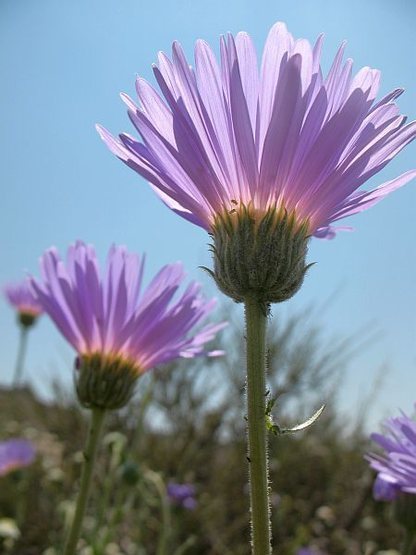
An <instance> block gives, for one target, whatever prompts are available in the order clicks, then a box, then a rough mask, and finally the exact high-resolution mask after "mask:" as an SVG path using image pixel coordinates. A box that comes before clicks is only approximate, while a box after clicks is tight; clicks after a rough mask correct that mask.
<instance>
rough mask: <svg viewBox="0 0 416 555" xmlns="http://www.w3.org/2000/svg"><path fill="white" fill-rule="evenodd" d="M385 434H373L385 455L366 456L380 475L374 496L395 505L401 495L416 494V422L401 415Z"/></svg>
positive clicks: (392, 420) (388, 422) (386, 424)
mask: <svg viewBox="0 0 416 555" xmlns="http://www.w3.org/2000/svg"><path fill="white" fill-rule="evenodd" d="M383 427H384V428H385V433H384V434H372V435H371V439H372V440H373V441H375V442H376V443H378V445H379V446H380V447H381V448H382V449H383V451H384V453H383V454H381V455H378V454H374V453H371V454H369V455H367V456H366V459H367V461H368V462H369V463H370V466H371V468H373V469H374V470H376V471H377V473H378V474H377V478H376V480H375V482H374V487H373V494H374V498H375V499H377V500H384V501H393V500H394V499H396V498H397V496H398V495H399V493H400V492H403V493H409V494H416V421H415V420H414V419H412V418H409V417H408V416H407V415H406V414H404V413H402V415H401V416H399V417H396V418H389V419H388V420H386V421H385V422H384V426H383Z"/></svg>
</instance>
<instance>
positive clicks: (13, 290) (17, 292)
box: [3, 279, 42, 318]
mask: <svg viewBox="0 0 416 555" xmlns="http://www.w3.org/2000/svg"><path fill="white" fill-rule="evenodd" d="M3 292H4V295H5V297H6V298H7V300H8V301H9V303H10V304H11V305H12V306H13V307H14V308H15V309H16V311H17V312H18V313H19V314H24V315H27V316H31V317H32V318H36V317H37V316H39V315H40V314H41V313H42V307H41V305H40V304H39V302H38V301H37V300H36V299H35V297H34V295H33V293H32V291H31V289H30V284H29V281H28V280H27V279H26V280H24V281H20V282H18V283H9V284H7V285H5V286H4V287H3Z"/></svg>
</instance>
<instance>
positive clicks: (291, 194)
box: [98, 23, 416, 238]
mask: <svg viewBox="0 0 416 555" xmlns="http://www.w3.org/2000/svg"><path fill="white" fill-rule="evenodd" d="M321 46H322V37H319V38H318V40H317V42H316V43H315V45H314V46H313V47H312V46H311V45H310V44H309V42H308V41H306V40H304V39H298V40H295V39H294V38H293V37H292V35H291V34H290V33H289V32H288V31H287V29H286V26H285V25H284V24H283V23H276V24H275V25H274V26H273V27H272V29H271V31H270V33H269V36H268V38H267V41H266V45H265V48H264V52H263V57H262V60H261V64H260V68H258V64H257V56H256V52H255V49H254V46H253V43H252V41H251V38H250V37H249V36H248V35H247V34H246V33H238V34H237V36H236V37H235V38H234V37H233V36H232V35H230V34H229V35H227V37H222V38H221V41H220V51H221V63H220V65H219V64H218V63H217V60H216V58H215V55H214V54H213V52H212V50H211V48H210V47H209V45H208V44H207V43H206V42H204V41H202V40H199V41H198V42H197V43H196V46H195V66H194V67H191V66H190V65H189V63H188V61H187V60H186V58H185V55H184V52H183V50H182V48H181V46H180V45H179V44H178V43H177V42H175V43H174V44H173V52H172V60H170V59H169V58H168V57H167V56H166V55H165V54H164V53H160V54H159V60H158V65H155V66H154V73H155V77H156V80H157V83H158V85H159V87H160V90H161V92H162V95H163V97H164V99H163V98H162V97H161V96H160V95H159V94H158V93H157V92H156V91H155V89H154V88H153V87H152V86H151V85H149V84H148V83H147V82H146V81H145V80H144V79H142V78H138V79H137V81H136V90H137V95H138V98H139V101H140V105H139V106H137V105H136V104H135V103H134V102H133V100H131V99H130V98H129V97H128V96H127V95H125V94H123V95H122V98H123V100H124V101H125V102H126V104H127V107H128V114H129V117H130V119H131V121H132V122H133V124H134V126H135V127H136V129H137V131H138V132H139V134H140V137H141V140H138V139H136V138H134V137H132V136H131V135H128V134H126V133H122V134H120V136H119V138H118V139H116V138H114V137H112V136H111V135H110V134H109V133H108V131H106V130H105V129H104V128H103V127H100V126H99V127H98V131H99V133H100V135H101V137H102V138H103V139H104V141H105V143H106V144H107V146H108V147H109V148H110V149H111V150H112V152H113V153H114V154H115V155H116V156H117V157H118V158H120V159H121V160H122V161H123V162H125V163H126V164H127V165H128V166H130V167H131V168H133V169H134V170H135V171H137V172H138V173H139V174H140V175H142V176H143V177H145V178H146V179H147V180H149V181H150V182H151V184H152V185H153V186H154V189H155V191H156V192H157V193H158V194H159V196H160V197H161V198H162V200H163V201H164V202H165V203H166V204H167V205H168V206H169V207H170V208H171V209H172V210H174V211H175V212H177V213H178V214H180V215H181V216H183V217H184V218H186V219H188V220H190V221H192V222H193V223H195V224H197V225H199V226H202V227H203V228H205V229H207V230H208V231H212V227H213V226H214V225H215V223H216V218H217V216H218V215H221V214H223V213H224V212H227V213H228V212H234V213H235V212H239V211H240V210H242V209H243V207H247V206H248V207H249V208H250V212H251V216H252V217H254V218H256V219H257V218H261V216H263V215H264V214H265V213H266V212H267V211H268V209H270V208H272V209H273V210H276V211H279V210H283V211H285V212H286V213H289V214H292V215H294V218H295V221H296V223H297V224H298V225H302V224H303V225H305V226H306V227H307V231H308V233H309V235H315V236H316V237H328V238H331V237H333V236H334V233H335V229H336V228H334V227H332V226H331V224H332V222H335V221H337V220H340V219H343V218H345V217H346V216H350V215H352V214H355V213H357V212H361V211H362V210H366V209H367V208H369V207H371V206H373V205H374V204H376V203H377V202H378V201H380V200H381V199H382V198H383V197H385V196H386V195H388V194H389V193H391V192H392V191H393V190H395V189H397V188H398V187H400V186H402V185H404V184H405V183H407V182H408V181H409V180H410V179H412V178H413V177H415V175H416V171H408V172H407V173H405V174H403V175H401V176H400V177H397V178H396V179H393V180H392V181H389V182H387V183H384V184H382V185H380V186H379V187H377V188H376V189H374V190H371V191H362V190H358V189H359V187H360V186H361V185H362V184H363V183H364V182H365V181H367V180H368V179H370V178H371V177H372V176H374V175H375V174H376V173H377V172H379V171H380V170H381V169H382V168H384V166H385V165H386V164H387V163H388V162H390V160H392V158H393V157H394V156H396V154H398V152H400V150H401V149H402V148H403V147H404V146H405V145H406V144H407V143H409V142H410V141H412V140H413V139H414V138H415V136H416V122H413V123H409V124H406V117H404V116H402V115H400V113H399V110H398V108H397V106H396V104H395V102H394V101H395V99H396V98H397V97H398V96H400V94H401V93H402V92H403V91H402V90H401V89H396V90H394V91H393V92H391V93H390V94H388V95H387V96H385V97H384V98H382V99H381V100H379V101H378V102H376V96H377V92H378V88H379V81H380V73H379V71H377V70H375V69H371V68H369V67H364V68H362V69H361V70H360V71H359V72H358V73H357V74H356V75H355V76H353V75H352V60H351V59H347V60H346V61H343V53H344V48H345V44H342V45H341V47H340V49H339V50H338V52H337V54H336V57H335V59H334V62H333V64H332V67H331V69H330V71H329V72H328V74H327V75H325V76H324V75H323V73H322V70H321V67H320V58H321ZM339 229H348V228H339Z"/></svg>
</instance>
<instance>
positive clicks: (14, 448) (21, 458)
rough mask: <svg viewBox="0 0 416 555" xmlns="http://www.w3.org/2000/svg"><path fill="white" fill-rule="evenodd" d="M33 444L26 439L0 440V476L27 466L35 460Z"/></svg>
mask: <svg viewBox="0 0 416 555" xmlns="http://www.w3.org/2000/svg"><path fill="white" fill-rule="evenodd" d="M35 456H36V451H35V448H34V446H33V444H32V443H31V442H30V441H27V440H26V439H21V438H13V439H8V440H6V441H1V442H0V476H5V475H6V474H9V473H10V472H13V471H15V470H18V469H20V468H24V467H25V466H29V465H30V464H32V462H33V461H34V460H35Z"/></svg>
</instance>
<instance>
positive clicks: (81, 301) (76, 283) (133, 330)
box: [31, 241, 225, 374]
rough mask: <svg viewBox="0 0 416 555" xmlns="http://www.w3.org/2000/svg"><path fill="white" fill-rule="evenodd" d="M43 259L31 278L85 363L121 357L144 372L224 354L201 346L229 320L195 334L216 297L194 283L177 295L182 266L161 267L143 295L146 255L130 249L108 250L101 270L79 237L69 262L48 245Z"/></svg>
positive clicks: (209, 325)
mask: <svg viewBox="0 0 416 555" xmlns="http://www.w3.org/2000/svg"><path fill="white" fill-rule="evenodd" d="M40 264H41V271H42V280H36V279H34V278H32V279H31V284H32V287H33V289H34V291H35V293H36V295H37V297H38V300H39V302H40V303H41V305H42V306H43V308H44V310H45V312H46V313H47V314H48V315H49V316H50V317H51V318H52V320H53V321H54V323H55V324H56V326H57V327H58V329H59V331H60V332H61V333H62V335H63V336H64V337H65V338H66V339H67V341H68V342H69V343H70V344H71V345H72V346H73V347H74V349H75V350H76V351H77V353H78V355H79V356H80V358H81V360H83V359H85V358H88V357H92V356H94V355H99V356H101V357H108V358H109V359H113V360H114V359H116V358H119V359H123V360H125V361H127V362H129V363H131V365H132V366H133V367H134V369H135V371H136V372H137V373H138V374H141V373H143V372H145V371H147V370H149V369H151V368H153V367H155V366H156V365H159V364H162V363H166V362H169V361H172V360H174V359H176V358H178V357H183V358H192V357H195V356H198V355H204V354H205V355H208V356H216V355H218V354H222V353H220V352H218V351H212V352H206V351H204V344H205V343H207V342H208V341H211V340H212V339H213V338H214V337H215V335H216V333H217V332H218V331H219V330H220V329H222V328H223V327H224V326H225V323H221V324H208V325H206V326H205V327H203V328H202V329H201V330H200V331H199V332H195V331H194V327H195V326H196V325H197V324H200V323H202V322H203V321H204V320H205V319H206V317H207V316H208V315H209V314H210V313H211V312H212V310H213V308H214V306H215V304H216V301H215V299H212V300H209V301H206V300H204V299H203V298H202V296H201V295H200V285H199V284H197V283H195V282H193V283H191V284H190V285H189V286H188V287H187V288H186V290H185V292H184V293H183V294H182V296H181V297H180V298H179V299H176V300H174V295H175V293H176V292H177V290H178V288H179V286H180V284H181V283H182V281H183V280H184V277H185V275H184V271H183V268H182V264H180V263H176V264H170V265H167V266H164V267H163V268H162V269H161V270H160V271H159V273H158V274H157V275H156V276H155V277H154V278H153V280H152V281H151V283H150V284H149V285H148V287H147V289H146V290H145V291H144V292H141V291H140V289H141V286H142V277H143V271H144V256H143V257H139V256H138V255H136V254H132V253H129V252H128V251H127V250H126V248H125V247H121V246H112V247H111V249H110V251H109V253H108V258H107V265H106V269H105V271H104V272H101V270H100V267H99V264H98V260H97V256H96V253H95V250H94V248H93V247H92V246H91V245H86V244H85V243H83V242H81V241H78V242H77V243H76V244H75V245H72V246H70V247H69V249H68V254H67V260H66V262H64V261H63V260H61V258H60V256H59V254H58V252H57V250H56V249H55V248H51V249H49V250H48V251H46V253H45V254H44V255H43V256H42V258H41V261H40ZM78 364H79V361H78Z"/></svg>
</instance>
